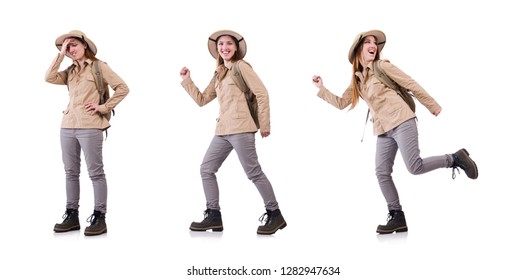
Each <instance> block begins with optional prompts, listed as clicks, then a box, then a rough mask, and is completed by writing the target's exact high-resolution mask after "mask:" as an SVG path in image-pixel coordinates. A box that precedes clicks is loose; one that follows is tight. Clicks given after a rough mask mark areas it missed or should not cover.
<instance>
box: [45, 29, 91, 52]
mask: <svg viewBox="0 0 526 280" xmlns="http://www.w3.org/2000/svg"><path fill="white" fill-rule="evenodd" d="M67 38H78V39H81V40H83V41H84V42H86V44H88V48H89V49H90V50H91V51H92V52H93V54H94V55H95V54H97V46H96V45H95V43H93V41H91V40H90V39H88V37H86V36H83V35H80V34H73V33H67V34H64V35H60V36H59V37H58V38H57V39H56V40H55V46H56V47H57V49H58V50H61V49H62V44H63V43H64V40H66V39H67Z"/></svg>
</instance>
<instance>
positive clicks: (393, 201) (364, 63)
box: [312, 30, 478, 234]
mask: <svg viewBox="0 0 526 280" xmlns="http://www.w3.org/2000/svg"><path fill="white" fill-rule="evenodd" d="M385 42H386V37H385V34H384V33H383V32H382V31H380V30H371V31H367V32H363V33H360V34H358V35H357V36H356V38H355V40H354V42H353V44H352V46H351V49H350V51H349V61H350V62H351V64H352V67H353V75H352V78H351V84H350V86H349V87H348V88H347V89H346V90H345V91H344V93H343V95H342V97H339V96H336V95H334V94H333V93H331V92H330V91H329V90H328V89H327V88H325V86H324V85H323V80H322V78H321V77H320V76H317V75H315V76H313V78H312V80H313V83H314V85H315V86H316V87H318V88H319V91H318V97H320V98H321V99H323V100H325V101H327V102H328V103H329V104H331V105H333V106H335V107H336V108H338V109H340V110H342V109H344V108H346V107H347V106H349V105H350V109H353V108H354V107H355V106H356V104H357V103H358V100H359V98H362V99H363V100H364V101H365V103H367V106H368V107H369V110H370V113H371V115H372V119H373V131H374V134H375V135H376V136H377V142H376V160H375V162H376V177H377V179H378V183H379V185H380V189H381V191H382V193H383V195H384V198H385V200H386V202H387V209H388V211H389V214H388V219H387V224H385V225H379V226H378V228H377V230H376V232H377V233H380V234H385V233H393V232H404V231H407V229H408V228H407V223H406V219H405V215H404V212H403V211H402V205H401V204H400V199H399V197H398V192H397V190H396V187H395V184H394V182H393V179H392V177H391V173H392V171H393V164H394V161H395V156H396V154H397V152H398V151H400V154H401V155H402V158H403V160H404V163H405V165H406V167H407V169H408V171H409V172H410V173H411V174H415V175H416V174H423V173H426V172H429V171H431V170H435V169H438V168H448V167H451V168H453V178H455V170H457V171H458V169H459V168H460V169H462V170H464V172H465V173H466V175H467V176H468V177H469V178H471V179H476V178H477V177H478V170H477V165H476V164H475V162H474V161H473V160H472V159H471V158H470V157H469V153H468V152H467V151H466V149H460V150H458V151H457V152H455V153H453V154H445V155H440V156H432V157H427V158H421V157H420V149H419V144H418V130H417V126H416V115H415V113H414V111H413V110H412V109H411V108H410V106H408V104H407V103H406V102H405V101H404V100H403V99H402V98H401V97H400V95H398V93H397V91H395V90H394V89H391V87H389V86H388V85H387V84H386V83H388V82H386V83H383V82H382V81H386V79H382V78H381V77H382V76H381V75H380V73H381V72H383V73H384V74H385V76H387V77H388V78H389V80H390V81H392V82H394V83H396V84H397V85H399V86H401V87H402V88H406V89H408V90H410V91H411V92H412V93H413V95H414V97H415V98H416V99H417V100H418V101H419V102H420V103H421V104H422V105H424V106H425V107H426V108H427V109H428V110H429V112H431V113H432V114H433V115H435V116H438V115H439V114H440V112H441V110H442V108H441V107H440V105H438V103H437V102H436V101H435V99H433V98H432V97H431V96H430V95H429V94H428V93H427V92H426V91H425V90H424V89H423V88H422V87H421V86H420V85H419V84H418V83H417V82H415V81H414V80H413V79H412V78H411V77H410V76H408V75H407V74H405V73H404V72H402V71H401V70H400V69H399V68H397V67H396V66H394V65H393V64H392V63H390V62H389V61H388V60H380V53H381V51H382V49H383V47H384V46H385ZM382 69H383V70H382ZM375 71H376V72H375Z"/></svg>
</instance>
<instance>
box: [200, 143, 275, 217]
mask: <svg viewBox="0 0 526 280" xmlns="http://www.w3.org/2000/svg"><path fill="white" fill-rule="evenodd" d="M254 135H255V133H240V134H233V135H224V136H217V135H216V136H214V138H213V139H212V142H211V143H210V146H209V147H208V150H207V151H206V154H205V156H204V159H203V163H202V164H201V179H202V181H203V189H204V192H205V198H206V208H207V209H215V210H220V207H219V187H218V184H217V178H216V175H215V174H216V173H217V171H218V170H219V167H221V165H222V164H223V162H224V161H225V160H226V158H227V157H228V155H229V154H230V152H231V151H232V150H233V149H234V150H236V153H237V156H238V158H239V161H240V162H241V166H242V167H243V169H244V170H245V174H246V175H247V177H248V179H249V180H251V181H252V182H253V183H254V185H255V186H256V188H257V189H258V191H259V194H260V195H261V197H262V198H263V203H264V205H265V208H266V209H269V210H276V209H278V208H279V207H278V202H277V201H276V197H275V195H274V190H273V189H272V185H271V184H270V182H269V180H268V179H267V176H266V175H265V173H263V170H261V166H260V165H259V162H258V155H257V153H256V144H255V136H254Z"/></svg>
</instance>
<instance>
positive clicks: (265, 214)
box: [259, 213, 270, 224]
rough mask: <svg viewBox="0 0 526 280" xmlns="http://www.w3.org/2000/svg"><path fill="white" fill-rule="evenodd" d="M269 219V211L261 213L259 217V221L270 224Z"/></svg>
mask: <svg viewBox="0 0 526 280" xmlns="http://www.w3.org/2000/svg"><path fill="white" fill-rule="evenodd" d="M269 220H270V216H269V215H268V213H264V214H263V215H261V217H259V221H260V222H261V223H265V224H268V222H269Z"/></svg>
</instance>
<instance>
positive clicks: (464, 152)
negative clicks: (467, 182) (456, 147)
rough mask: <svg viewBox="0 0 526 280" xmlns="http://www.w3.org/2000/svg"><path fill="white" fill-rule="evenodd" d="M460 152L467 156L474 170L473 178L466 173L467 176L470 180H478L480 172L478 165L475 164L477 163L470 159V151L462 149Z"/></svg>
mask: <svg viewBox="0 0 526 280" xmlns="http://www.w3.org/2000/svg"><path fill="white" fill-rule="evenodd" d="M460 151H461V152H462V153H463V154H464V155H465V156H466V158H467V159H468V161H469V162H470V163H471V164H472V166H471V167H472V168H473V172H474V174H473V176H469V175H468V174H467V173H466V175H468V178H470V179H477V178H478V177H479V170H478V168H477V164H476V163H475V161H473V160H472V159H471V158H470V157H469V153H468V151H467V150H466V149H461V150H460ZM464 172H465V170H464Z"/></svg>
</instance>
